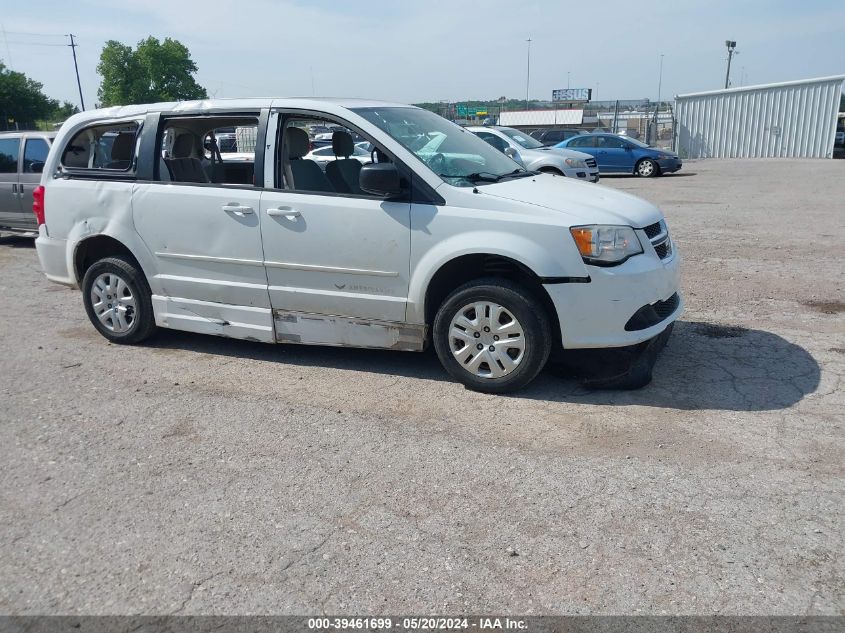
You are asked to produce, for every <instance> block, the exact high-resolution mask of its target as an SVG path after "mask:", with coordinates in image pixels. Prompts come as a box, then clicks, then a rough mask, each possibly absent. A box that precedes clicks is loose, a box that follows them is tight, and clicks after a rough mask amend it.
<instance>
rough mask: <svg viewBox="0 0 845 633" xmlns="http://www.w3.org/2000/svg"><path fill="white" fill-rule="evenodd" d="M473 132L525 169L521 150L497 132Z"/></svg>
mask: <svg viewBox="0 0 845 633" xmlns="http://www.w3.org/2000/svg"><path fill="white" fill-rule="evenodd" d="M473 134H475V135H476V136H477V137H479V138H480V139H481V140H483V141H484V142H485V143H488V144H490V145H492V146H493V147H495V148H496V149H497V150H499V151H500V152H502V154H504V155H506V156H509V157H510V158H512V159H513V160H514V162H516V164H517V165H519V166H520V167H522V168H523V169H525V163H524V162H523V160H522V157H520V155H519V152H517V151H516V150H515V149H514V148H512V147H511V146H510V145H508V143H507V142H506V141H505V140H504V139H501V138H499V137H498V136H496V135H495V134H484V133H483V132H481V133H479V132H473Z"/></svg>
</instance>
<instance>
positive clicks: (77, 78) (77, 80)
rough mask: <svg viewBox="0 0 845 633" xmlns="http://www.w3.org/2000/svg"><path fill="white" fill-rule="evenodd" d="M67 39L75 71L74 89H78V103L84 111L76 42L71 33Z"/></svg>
mask: <svg viewBox="0 0 845 633" xmlns="http://www.w3.org/2000/svg"><path fill="white" fill-rule="evenodd" d="M68 37H69V38H70V44H68V46H70V50H71V51H73V68H74V69H75V70H76V87H77V88H79V103H80V104H81V105H82V109H83V110H84V109H85V99H84V98H83V97H82V84H81V83H80V81H79V65H78V64H77V63H76V47H77V46H79V44H77V43H76V42H74V41H73V33H69V34H68Z"/></svg>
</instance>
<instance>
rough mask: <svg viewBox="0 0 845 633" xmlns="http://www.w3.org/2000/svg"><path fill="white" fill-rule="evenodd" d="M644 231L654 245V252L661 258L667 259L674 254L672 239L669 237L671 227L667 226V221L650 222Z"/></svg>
mask: <svg viewBox="0 0 845 633" xmlns="http://www.w3.org/2000/svg"><path fill="white" fill-rule="evenodd" d="M643 233H645V234H646V237H648V239H649V241H650V242H651V245H652V246H653V247H654V252H655V253H657V256H658V257H659V258H660V259H667V258H669V257H671V256H672V241H671V240H670V239H669V229H668V228H667V227H666V222H664V221H663V220H660V222H655V223H654V224H649V225H648V226H646V227H645V228H643Z"/></svg>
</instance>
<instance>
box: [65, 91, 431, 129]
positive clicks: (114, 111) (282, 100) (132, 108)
mask: <svg viewBox="0 0 845 633" xmlns="http://www.w3.org/2000/svg"><path fill="white" fill-rule="evenodd" d="M281 107H289V108H303V109H317V110H324V111H327V112H331V111H332V110H335V111H336V110H341V109H343V110H349V109H352V108H378V107H382V108H385V107H403V108H410V107H414V106H409V105H407V104H404V103H390V102H388V101H374V100H372V99H350V98H345V97H276V98H273V97H267V98H248V99H203V100H199V101H165V102H161V103H141V104H137V105H125V106H111V107H108V108H99V109H97V110H86V111H84V112H80V113H79V114H75V115H74V116H73V117H71V118H70V119H68V120H69V121H73V123H80V122H82V121H88V120H93V119H119V118H125V117H136V116H139V115H144V114H147V113H149V112H175V113H179V112H202V111H204V110H208V111H212V110H220V109H227V110H231V109H235V110H240V109H243V110H256V109H259V108H281Z"/></svg>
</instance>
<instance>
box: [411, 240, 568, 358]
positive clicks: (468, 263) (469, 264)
mask: <svg viewBox="0 0 845 633" xmlns="http://www.w3.org/2000/svg"><path fill="white" fill-rule="evenodd" d="M480 277H502V278H504V279H509V280H511V281H513V282H515V283H518V284H519V285H520V286H523V287H524V288H526V289H527V290H529V291H530V292H531V293H532V294H533V295H534V296H535V297H536V298H537V300H538V301H540V303H542V305H543V307H544V308H545V310H546V314H547V315H548V317H549V319H550V320H551V324H552V333H553V335H554V337H555V340H554V344H555V345H557V346H558V347H559V346H560V322H559V321H558V318H557V310H555V306H554V303H552V299H551V297H549V293H548V292H546V289H545V288H543V283H542V282H541V281H540V277H538V276H537V274H535V273H534V271H532V270H531V269H530V268H528V267H527V266H525V265H524V264H522V263H520V262H518V261H516V260H514V259H510V258H509V257H503V256H501V255H489V254H484V253H482V254H473V255H463V256H461V257H457V258H455V259H453V260H451V261H449V262H446V263H445V264H443V266H441V267H440V269H439V270H438V271H437V272H436V273H435V274H434V277H432V278H431V281H430V282H429V284H428V288H427V289H426V293H425V322H426V323H428V324H429V325H430V324H432V323H433V322H434V316H435V314H436V313H437V309H438V308H439V307H440V306H441V304H442V303H443V301H444V300H445V299H446V297H448V296H449V294H451V293H452V291H453V290H455V289H456V288H459V287H460V286H462V285H464V284H465V283H467V282H468V281H472V280H473V279H478V278H480Z"/></svg>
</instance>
